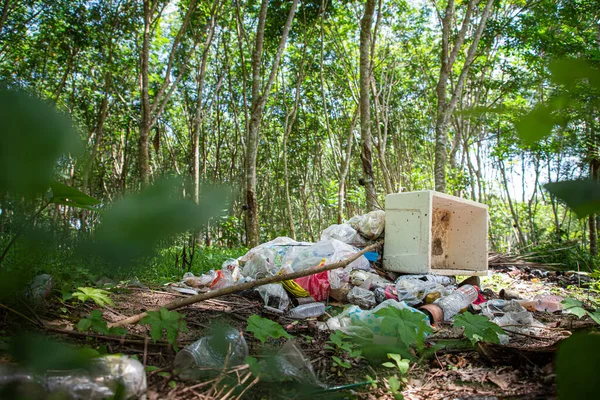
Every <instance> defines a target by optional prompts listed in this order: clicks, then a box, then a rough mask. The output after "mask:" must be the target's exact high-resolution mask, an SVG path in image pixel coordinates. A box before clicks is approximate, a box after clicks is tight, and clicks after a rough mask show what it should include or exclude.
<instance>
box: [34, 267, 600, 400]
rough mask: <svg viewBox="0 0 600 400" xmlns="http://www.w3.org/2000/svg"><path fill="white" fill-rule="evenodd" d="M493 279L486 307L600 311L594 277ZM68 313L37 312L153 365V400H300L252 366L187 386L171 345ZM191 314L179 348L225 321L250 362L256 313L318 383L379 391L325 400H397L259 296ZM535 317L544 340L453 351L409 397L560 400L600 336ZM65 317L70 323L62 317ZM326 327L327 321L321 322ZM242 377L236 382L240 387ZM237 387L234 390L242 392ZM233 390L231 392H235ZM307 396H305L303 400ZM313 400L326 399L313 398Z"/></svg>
mask: <svg viewBox="0 0 600 400" xmlns="http://www.w3.org/2000/svg"><path fill="white" fill-rule="evenodd" d="M492 271H493V272H494V273H493V274H492V275H491V276H489V277H486V278H483V279H482V285H481V286H482V289H483V294H484V296H485V297H486V298H488V299H491V298H497V297H498V292H499V290H500V289H502V288H504V289H505V290H511V291H513V292H515V293H516V294H518V295H519V296H520V297H522V298H532V297H533V296H535V294H540V293H542V294H558V295H561V296H564V297H577V298H579V299H580V300H587V301H588V302H591V303H594V302H596V301H597V297H596V294H595V292H594V291H592V290H589V289H586V288H585V286H586V283H587V281H588V279H587V277H586V276H583V278H584V279H583V282H582V281H581V279H582V278H581V276H578V275H576V274H575V275H570V276H567V275H565V274H562V273H555V272H546V271H543V270H536V269H534V270H531V269H530V268H528V267H524V268H523V267H510V266H502V267H494V268H493V269H492ZM181 296H185V295H182V294H179V293H175V292H172V291H171V290H170V289H169V288H168V287H162V288H158V287H153V288H150V287H123V288H119V289H117V290H115V291H114V294H113V296H112V297H113V300H114V302H115V306H114V307H107V308H105V309H103V314H104V318H105V319H106V320H107V321H110V322H114V321H118V320H120V319H122V318H124V317H126V316H130V315H134V314H137V313H139V312H141V311H145V310H148V309H151V308H155V307H158V306H161V305H164V304H166V303H168V302H170V301H172V300H174V299H176V298H178V297H181ZM60 307H64V305H63V304H59V303H58V302H57V303H56V304H49V305H48V306H47V307H46V308H44V309H42V310H37V311H36V312H37V313H38V317H39V318H40V319H41V320H43V321H44V322H45V324H46V326H47V327H48V333H49V334H51V335H53V336H56V337H58V338H60V339H61V340H68V341H73V342H81V343H87V344H90V345H92V346H94V345H95V346H106V351H108V352H109V353H123V354H127V355H136V356H137V357H138V358H139V360H140V361H141V362H143V363H144V365H145V366H153V367H155V368H152V369H153V370H152V371H150V372H148V374H147V377H148V386H149V387H148V399H150V400H152V399H192V398H205V399H210V398H218V399H221V398H248V399H269V398H276V397H278V398H293V397H294V396H298V392H297V391H294V390H291V391H289V392H288V391H287V389H286V386H285V385H277V386H276V391H275V392H273V391H272V390H273V386H272V385H267V384H264V383H261V382H255V381H254V377H253V376H252V375H251V374H250V372H249V371H248V368H247V366H242V367H238V368H237V369H235V370H234V371H232V372H231V374H230V375H229V376H227V377H223V376H220V377H217V378H214V379H211V380H208V381H205V382H196V383H190V382H181V381H179V380H178V379H177V378H174V377H172V376H170V373H171V372H172V363H173V359H174V356H175V352H174V350H173V349H172V348H171V347H170V345H169V344H168V343H166V342H163V341H159V342H158V343H154V342H153V341H152V339H150V338H149V336H148V333H147V331H146V327H145V326H142V325H135V326H129V327H127V328H128V330H129V332H130V335H128V336H127V339H116V338H111V337H105V336H102V335H91V334H90V335H88V334H83V333H78V332H75V331H74V324H75V323H76V322H77V321H78V320H79V319H80V318H82V317H84V316H85V315H87V314H88V313H89V312H90V311H91V310H92V309H95V308H97V307H94V306H93V305H88V304H82V305H79V306H69V308H70V309H69V313H68V315H69V316H68V317H67V318H65V317H64V312H60V311H59V309H60ZM178 311H179V312H181V313H182V314H184V315H185V320H186V323H187V327H188V329H189V330H188V332H185V333H182V334H181V335H180V337H179V343H178V345H179V347H180V348H181V347H183V346H185V345H187V344H189V343H192V342H193V341H195V340H196V339H198V338H199V337H201V336H203V335H204V334H205V333H206V332H207V330H208V329H209V327H210V326H211V324H212V323H213V322H215V321H216V320H219V321H222V322H226V323H228V324H229V325H231V326H234V327H236V328H238V329H239V330H240V331H242V332H244V337H245V339H246V341H247V343H248V347H249V352H250V355H255V354H257V353H258V352H259V350H260V348H261V344H260V342H258V341H257V340H256V339H255V338H254V337H253V335H252V334H250V333H247V332H246V331H245V329H246V321H247V318H248V317H249V316H250V315H252V314H258V315H261V316H263V317H267V318H270V319H272V320H275V321H277V322H279V323H281V324H282V326H284V328H285V329H286V330H287V331H288V332H289V333H290V334H292V335H293V336H294V337H295V342H296V344H297V345H298V346H299V347H300V348H301V349H302V351H303V352H304V354H305V355H306V357H307V358H309V359H310V362H311V364H312V367H313V369H314V371H315V373H316V375H317V377H318V379H319V380H320V381H321V382H323V383H325V384H326V385H328V386H339V385H348V384H352V383H359V382H365V381H368V378H367V375H368V376H370V377H372V378H374V379H376V380H377V382H376V383H373V384H368V385H362V386H358V387H355V388H353V389H350V390H345V391H333V392H327V394H325V395H324V396H323V398H358V399H388V398H389V399H393V396H392V395H391V394H390V392H389V387H388V386H387V381H386V379H385V378H387V377H388V376H390V370H389V369H387V368H384V367H381V366H373V365H369V364H368V363H367V362H366V361H365V360H349V361H350V362H351V368H349V369H344V368H341V367H335V366H334V365H333V361H332V358H331V355H332V353H331V351H330V350H327V349H325V348H324V346H325V342H326V341H327V340H328V339H329V332H327V331H323V330H319V328H318V326H317V322H316V321H314V320H308V321H294V320H291V319H289V318H286V317H283V316H281V315H279V314H275V313H273V312H269V311H268V310H265V309H264V307H263V306H262V301H261V300H260V298H259V297H257V296H256V295H254V294H251V293H241V294H237V295H230V296H226V297H222V298H219V299H214V300H207V301H204V302H202V303H196V304H194V305H191V306H188V307H185V308H183V309H180V310H178ZM534 314H535V318H536V319H537V320H538V321H540V322H542V323H543V324H544V329H543V332H542V333H541V334H539V335H537V334H536V335H528V334H514V333H509V336H510V342H509V344H507V345H504V346H502V345H491V344H486V345H479V346H477V347H476V348H470V349H454V350H451V349H446V350H443V351H438V352H436V353H435V354H434V356H433V357H431V358H430V359H428V360H422V361H421V362H414V363H411V367H410V370H409V372H408V374H407V383H406V385H405V386H404V388H403V390H402V394H403V395H404V398H405V399H415V400H417V399H473V400H475V399H542V398H543V399H549V398H550V399H551V398H554V397H555V393H556V390H555V376H554V372H553V371H554V368H553V359H554V354H555V352H556V349H557V347H558V344H559V342H560V341H561V340H563V339H565V338H566V337H568V336H570V335H571V334H572V333H573V332H574V331H577V330H584V329H593V327H594V326H595V325H594V323H593V321H591V320H589V319H588V317H585V318H582V319H581V320H578V319H577V318H576V317H575V316H573V315H569V314H549V313H544V312H536V313H534ZM61 315H62V316H61ZM320 319H321V320H326V319H327V315H324V316H322V317H320ZM460 337H461V332H457V331H455V330H453V329H452V328H451V326H449V325H448V326H441V327H439V328H437V329H436V330H435V331H434V333H433V334H432V335H430V336H429V337H428V343H436V342H440V341H444V340H448V339H452V338H460ZM282 342H283V340H270V342H268V345H270V346H273V347H277V346H278V345H280V344H281V343H282ZM232 376H233V380H232ZM232 382H233V383H232ZM241 383H244V384H245V385H248V384H249V383H252V384H251V386H252V387H251V388H250V389H249V390H248V391H246V392H244V393H242V394H241V396H240V393H239V389H238V391H237V392H236V391H235V390H231V389H233V388H234V386H236V384H238V385H239V384H241ZM229 390H231V392H230V393H229ZM300 397H302V396H300ZM310 397H318V395H317V394H311V395H310Z"/></svg>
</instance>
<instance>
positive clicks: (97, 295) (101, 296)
mask: <svg viewBox="0 0 600 400" xmlns="http://www.w3.org/2000/svg"><path fill="white" fill-rule="evenodd" d="M108 295H109V293H108V292H107V291H106V290H102V289H96V288H91V287H79V288H77V291H76V292H74V293H73V297H75V298H76V299H78V300H79V301H81V302H82V303H85V302H86V301H88V300H92V301H93V302H94V303H96V304H98V305H99V306H100V307H104V306H105V305H106V304H108V305H111V306H112V305H114V303H113V301H112V300H111V299H110V297H108Z"/></svg>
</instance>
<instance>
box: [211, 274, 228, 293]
mask: <svg viewBox="0 0 600 400" xmlns="http://www.w3.org/2000/svg"><path fill="white" fill-rule="evenodd" d="M215 274H216V276H215V279H214V280H213V281H212V283H211V284H210V289H211V290H216V289H223V288H226V287H229V286H231V285H233V278H232V277H231V272H229V271H228V270H226V269H225V270H223V269H220V270H218V271H217V272H216V273H215Z"/></svg>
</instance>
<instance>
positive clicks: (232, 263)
mask: <svg viewBox="0 0 600 400" xmlns="http://www.w3.org/2000/svg"><path fill="white" fill-rule="evenodd" d="M221 269H222V270H225V271H229V272H230V273H231V279H232V280H233V282H237V281H239V280H240V279H241V278H242V272H241V270H240V263H239V261H238V260H236V259H234V258H230V259H228V260H226V261H224V262H223V264H222V265H221Z"/></svg>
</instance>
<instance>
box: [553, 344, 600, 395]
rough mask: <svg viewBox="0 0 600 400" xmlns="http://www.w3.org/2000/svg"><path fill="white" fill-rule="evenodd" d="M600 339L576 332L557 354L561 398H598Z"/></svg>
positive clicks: (557, 372) (599, 390)
mask: <svg viewBox="0 0 600 400" xmlns="http://www.w3.org/2000/svg"><path fill="white" fill-rule="evenodd" d="M598 371H600V336H599V335H595V334H581V333H579V334H578V333H576V334H574V335H573V336H571V337H570V338H568V339H566V340H565V341H564V342H562V343H561V345H560V347H559V349H558V353H557V355H556V383H557V387H558V398H559V399H561V400H569V399H573V400H575V399H577V400H578V399H595V398H597V397H598V393H600V380H599V379H598Z"/></svg>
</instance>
